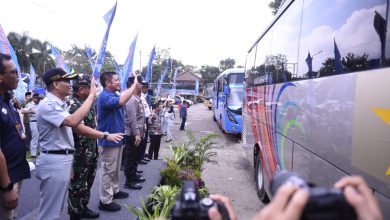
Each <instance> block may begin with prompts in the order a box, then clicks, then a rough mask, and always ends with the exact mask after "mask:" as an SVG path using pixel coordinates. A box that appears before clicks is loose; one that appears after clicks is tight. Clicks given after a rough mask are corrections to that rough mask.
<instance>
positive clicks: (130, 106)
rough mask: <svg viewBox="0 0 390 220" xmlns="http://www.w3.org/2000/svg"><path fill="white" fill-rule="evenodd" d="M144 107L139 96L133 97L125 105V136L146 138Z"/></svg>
mask: <svg viewBox="0 0 390 220" xmlns="http://www.w3.org/2000/svg"><path fill="white" fill-rule="evenodd" d="M144 134H145V112H144V105H143V104H142V102H141V100H140V98H139V97H138V96H135V95H133V96H132V97H131V98H130V100H129V101H128V102H127V103H126V105H125V135H132V136H137V135H140V136H141V137H144Z"/></svg>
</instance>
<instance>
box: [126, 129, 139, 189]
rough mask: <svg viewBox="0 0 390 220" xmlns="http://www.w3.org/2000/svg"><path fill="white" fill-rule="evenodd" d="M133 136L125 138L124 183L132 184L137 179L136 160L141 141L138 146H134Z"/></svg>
mask: <svg viewBox="0 0 390 220" xmlns="http://www.w3.org/2000/svg"><path fill="white" fill-rule="evenodd" d="M134 141H135V136H132V135H131V136H125V148H126V152H125V155H126V160H125V176H126V182H134V181H135V180H136V178H137V173H136V172H137V167H138V158H139V157H140V154H141V149H142V141H141V143H140V145H138V146H135V145H134Z"/></svg>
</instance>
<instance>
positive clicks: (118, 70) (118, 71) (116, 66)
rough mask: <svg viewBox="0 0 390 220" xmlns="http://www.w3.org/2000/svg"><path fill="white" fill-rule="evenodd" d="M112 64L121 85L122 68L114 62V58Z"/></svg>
mask: <svg viewBox="0 0 390 220" xmlns="http://www.w3.org/2000/svg"><path fill="white" fill-rule="evenodd" d="M114 65H115V70H116V72H117V73H118V76H119V80H120V82H121V85H122V83H123V74H122V70H121V68H120V67H119V65H118V63H117V62H116V60H115V59H114Z"/></svg>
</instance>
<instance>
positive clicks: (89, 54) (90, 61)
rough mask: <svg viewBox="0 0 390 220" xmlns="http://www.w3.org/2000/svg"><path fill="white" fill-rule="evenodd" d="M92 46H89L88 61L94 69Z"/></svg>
mask: <svg viewBox="0 0 390 220" xmlns="http://www.w3.org/2000/svg"><path fill="white" fill-rule="evenodd" d="M92 53H93V52H92V48H90V47H87V57H88V62H89V65H91V68H92V70H93V67H94V64H93V60H92Z"/></svg>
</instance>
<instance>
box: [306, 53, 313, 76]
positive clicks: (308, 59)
mask: <svg viewBox="0 0 390 220" xmlns="http://www.w3.org/2000/svg"><path fill="white" fill-rule="evenodd" d="M305 61H306V64H307V68H308V70H309V71H308V72H307V76H308V77H309V79H311V78H312V77H313V57H311V56H310V52H309V53H308V54H307V57H306V60H305Z"/></svg>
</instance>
